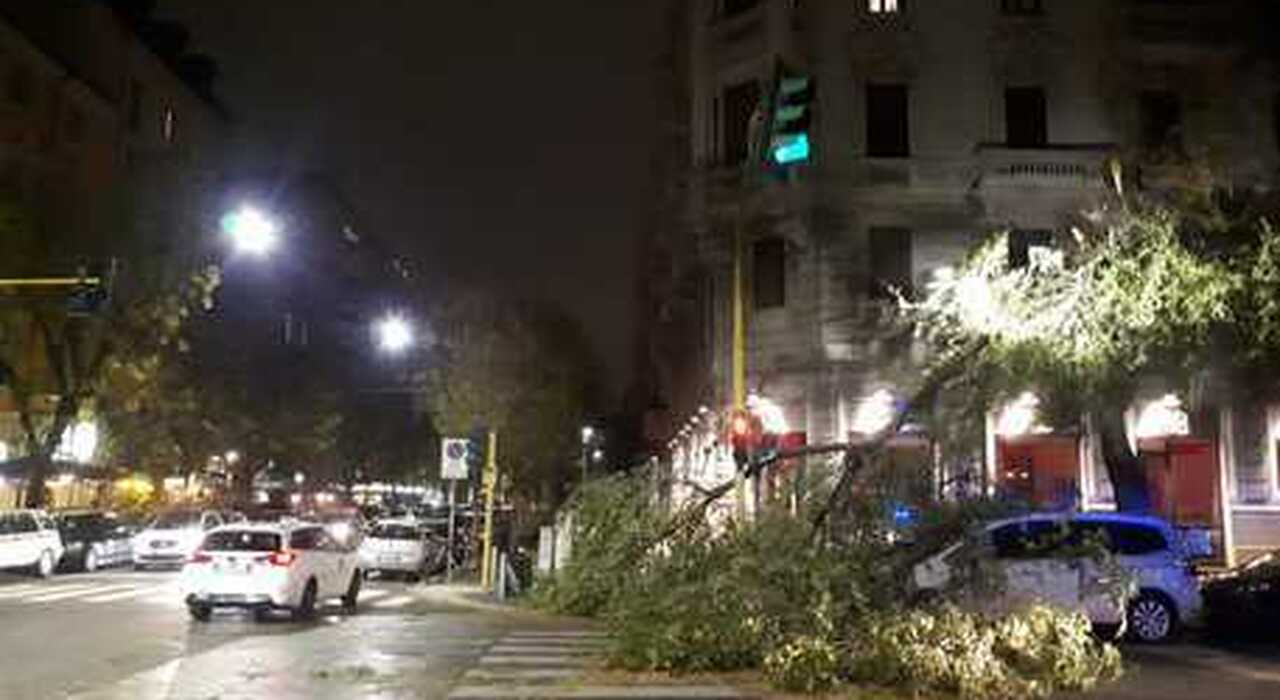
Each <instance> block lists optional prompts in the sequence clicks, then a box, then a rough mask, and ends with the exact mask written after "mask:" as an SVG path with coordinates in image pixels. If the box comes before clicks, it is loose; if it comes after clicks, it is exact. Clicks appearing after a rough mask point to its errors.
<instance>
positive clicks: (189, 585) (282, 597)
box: [182, 523, 361, 622]
mask: <svg viewBox="0 0 1280 700" xmlns="http://www.w3.org/2000/svg"><path fill="white" fill-rule="evenodd" d="M360 581H361V575H360V567H359V564H358V555H357V553H356V551H355V550H354V549H352V548H350V547H347V546H345V545H343V544H341V543H339V542H338V541H336V540H335V539H334V538H333V537H331V536H330V535H329V533H328V532H327V531H326V530H325V528H324V526H322V525H316V524H310V523H289V524H253V525H227V526H224V527H220V528H217V529H215V530H213V531H211V532H209V533H208V534H207V535H205V538H204V541H203V542H202V543H201V544H200V547H199V548H198V549H196V551H195V553H194V554H192V556H191V558H190V559H189V560H188V562H187V565H186V566H185V567H183V570H182V591H183V595H184V597H185V599H186V603H187V609H188V610H189V611H190V612H191V617H192V618H194V619H196V620H198V621H201V622H203V621H206V620H208V619H209V617H210V615H211V614H212V612H213V609H214V608H218V607H231V608H243V609H249V610H252V611H253V612H254V614H255V617H258V618H259V619H261V618H262V617H264V616H265V615H266V614H268V613H269V612H270V611H271V610H275V609H287V610H291V611H293V613H294V615H295V616H296V617H299V618H303V619H305V618H309V617H311V616H312V615H313V614H314V613H315V610H316V605H317V604H318V603H319V602H320V601H323V600H326V599H329V598H338V597H341V598H342V605H343V608H345V609H346V610H347V611H348V612H354V611H355V608H356V601H357V600H358V599H359V597H360Z"/></svg>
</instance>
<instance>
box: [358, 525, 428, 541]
mask: <svg viewBox="0 0 1280 700" xmlns="http://www.w3.org/2000/svg"><path fill="white" fill-rule="evenodd" d="M370 537H372V538H374V539H379V540H418V539H421V538H422V533H421V531H419V530H418V528H416V527H413V526H412V525H390V524H387V525H378V526H377V527H375V528H373V534H371V535H370Z"/></svg>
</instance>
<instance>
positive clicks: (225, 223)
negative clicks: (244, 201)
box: [221, 205, 280, 257]
mask: <svg viewBox="0 0 1280 700" xmlns="http://www.w3.org/2000/svg"><path fill="white" fill-rule="evenodd" d="M221 223H222V231H223V232H224V233H226V234H227V236H229V237H230V238H231V244H232V245H233V246H235V248H236V250H239V251H240V252H243V253H248V254H249V255H253V256H255V257H262V256H265V255H269V254H270V253H271V251H273V250H275V248H276V246H277V244H278V243H279V242H280V238H279V235H278V234H279V231H280V227H279V225H278V224H277V223H276V222H275V221H274V220H272V219H271V218H270V217H269V216H267V215H266V214H264V213H263V212H262V211H261V210H259V209H256V208H254V207H251V206H248V205H245V206H242V207H240V208H239V209H236V210H235V211H231V212H228V213H227V214H226V215H225V216H223V217H222V222H221Z"/></svg>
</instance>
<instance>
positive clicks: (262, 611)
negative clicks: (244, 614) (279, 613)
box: [253, 607, 271, 622]
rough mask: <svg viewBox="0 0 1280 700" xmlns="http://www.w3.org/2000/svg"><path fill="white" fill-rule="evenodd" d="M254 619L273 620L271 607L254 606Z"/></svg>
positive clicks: (255, 620)
mask: <svg viewBox="0 0 1280 700" xmlns="http://www.w3.org/2000/svg"><path fill="white" fill-rule="evenodd" d="M253 621H254V622H270V621H271V608H266V607H263V608H254V609H253Z"/></svg>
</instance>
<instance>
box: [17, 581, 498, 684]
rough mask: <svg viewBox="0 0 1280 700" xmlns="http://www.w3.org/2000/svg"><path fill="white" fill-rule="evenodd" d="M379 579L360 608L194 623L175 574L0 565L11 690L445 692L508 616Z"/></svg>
mask: <svg viewBox="0 0 1280 700" xmlns="http://www.w3.org/2000/svg"><path fill="white" fill-rule="evenodd" d="M424 590H425V589H424V588H423V587H421V586H414V585H410V584H405V583H399V582H381V581H371V582H368V584H367V585H366V587H365V590H364V591H363V592H362V595H361V605H360V610H359V612H358V613H357V614H355V615H344V614H342V613H341V611H340V610H339V609H338V608H337V607H336V605H335V606H333V607H330V608H325V609H323V610H322V611H321V614H320V615H319V616H318V618H317V619H316V620H315V621H313V622H305V623H298V622H294V621H292V620H289V619H287V618H284V617H282V618H280V619H279V620H278V621H272V622H266V623H255V622H254V621H252V619H251V618H249V617H248V616H245V615H241V614H238V613H235V612H228V613H219V614H217V615H215V617H214V619H213V620H212V621H211V622H209V623H196V622H192V621H191V620H190V619H189V618H188V616H187V612H186V609H185V607H184V606H183V604H182V602H181V599H180V597H179V594H178V591H177V574H175V573H166V572H134V571H111V572H100V573H95V574H72V575H61V576H57V577H55V578H54V579H52V580H49V581H40V580H36V579H32V578H28V577H20V576H7V575H0V698H5V699H6V700H25V699H27V698H31V699H33V700H47V699H49V698H83V699H86V700H87V699H90V698H92V699H95V700H97V699H107V698H111V699H114V698H120V699H125V698H128V699H129V700H152V699H160V698H164V699H166V700H168V699H171V698H197V699H199V700H213V699H214V698H217V699H219V700H231V699H233V698H269V699H270V700H285V699H287V698H351V697H375V698H401V697H412V698H442V697H445V696H446V695H447V694H448V687H449V686H450V685H451V684H452V683H453V682H454V681H455V680H456V679H457V678H458V676H459V675H460V674H461V673H462V672H463V671H465V670H466V669H467V668H469V667H471V666H472V665H474V663H475V661H476V660H477V659H478V658H479V657H480V656H481V655H482V654H483V652H484V650H485V649H486V648H487V647H488V646H490V645H491V644H492V643H493V642H494V641H495V640H496V639H498V638H500V637H501V636H502V635H503V634H504V633H505V632H506V631H507V630H508V629H510V628H511V626H512V621H511V619H510V616H509V615H505V614H503V613H501V612H484V611H476V610H474V609H466V608H459V607H456V606H449V605H445V604H442V603H439V602H433V601H432V599H431V598H429V597H426V596H424V595H423V591H424Z"/></svg>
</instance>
